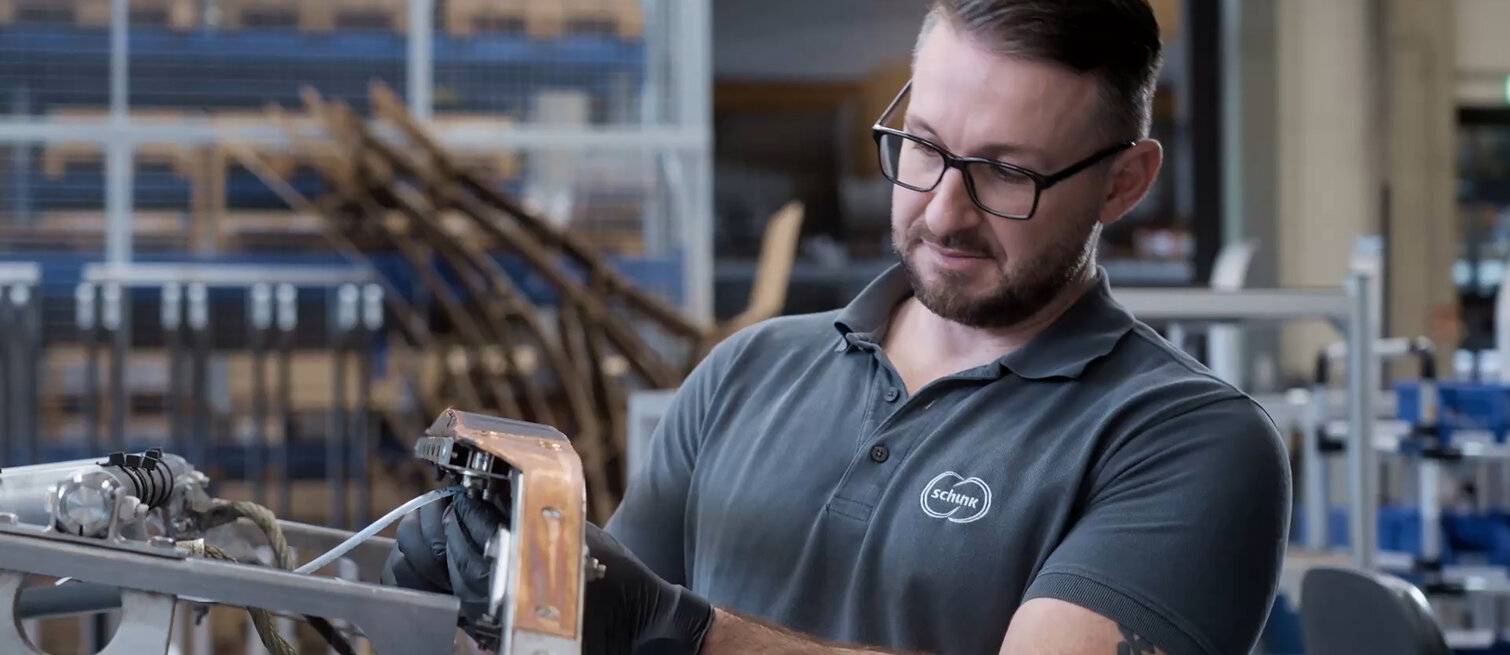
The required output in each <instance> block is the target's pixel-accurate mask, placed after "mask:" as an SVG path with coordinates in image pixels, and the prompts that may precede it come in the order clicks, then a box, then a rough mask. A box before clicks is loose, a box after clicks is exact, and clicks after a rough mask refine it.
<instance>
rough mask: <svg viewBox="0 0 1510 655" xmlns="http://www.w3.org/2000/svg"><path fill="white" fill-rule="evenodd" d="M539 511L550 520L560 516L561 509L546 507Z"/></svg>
mask: <svg viewBox="0 0 1510 655" xmlns="http://www.w3.org/2000/svg"><path fill="white" fill-rule="evenodd" d="M540 513H541V514H544V515H545V518H548V519H550V520H552V521H554V520H556V519H559V518H561V510H559V509H556V508H554V507H547V508H545V509H543V510H541V511H540Z"/></svg>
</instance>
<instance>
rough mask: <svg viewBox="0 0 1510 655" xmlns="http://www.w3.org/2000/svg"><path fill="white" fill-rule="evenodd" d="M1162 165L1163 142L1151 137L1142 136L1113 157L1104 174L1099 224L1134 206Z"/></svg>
mask: <svg viewBox="0 0 1510 655" xmlns="http://www.w3.org/2000/svg"><path fill="white" fill-rule="evenodd" d="M1163 166H1164V146H1162V145H1160V144H1159V142H1158V141H1154V140H1153V139H1143V140H1142V141H1139V142H1138V144H1137V145H1135V146H1133V147H1131V148H1128V149H1127V150H1126V151H1124V152H1122V153H1121V154H1119V155H1117V156H1116V158H1115V159H1113V160H1112V165H1111V170H1110V171H1109V173H1108V175H1107V176H1106V197H1105V202H1104V203H1103V204H1102V206H1101V224H1102V225H1111V224H1112V223H1115V222H1117V221H1119V220H1122V217H1123V216H1126V215H1127V212H1129V211H1131V210H1132V208H1133V207H1135V206H1137V204H1138V203H1139V202H1142V200H1143V196H1146V195H1148V190H1149V189H1150V188H1152V187H1153V182H1154V180H1155V179H1157V178H1158V177H1159V169H1160V168H1162V167H1163Z"/></svg>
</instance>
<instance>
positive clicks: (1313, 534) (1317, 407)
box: [1300, 384, 1331, 552]
mask: <svg viewBox="0 0 1510 655" xmlns="http://www.w3.org/2000/svg"><path fill="white" fill-rule="evenodd" d="M1326 397H1327V387H1326V386H1325V385H1324V384H1317V385H1315V386H1313V387H1311V397H1310V399H1309V400H1310V402H1309V403H1307V404H1306V409H1305V413H1304V414H1303V419H1302V422H1301V426H1300V429H1301V440H1302V444H1303V445H1302V448H1301V452H1302V454H1301V458H1300V466H1301V475H1302V476H1304V479H1303V484H1304V490H1303V492H1302V493H1303V495H1304V498H1305V509H1306V517H1305V521H1306V538H1305V544H1306V548H1309V549H1311V550H1313V551H1316V552H1320V551H1322V550H1326V549H1327V548H1328V546H1329V545H1330V541H1331V540H1330V538H1329V536H1330V535H1329V534H1328V532H1329V529H1328V526H1329V524H1330V523H1331V521H1330V520H1329V519H1330V516H1329V515H1330V514H1331V507H1330V505H1331V504H1330V503H1328V502H1327V484H1326V481H1327V474H1326V473H1327V457H1326V455H1325V454H1324V453H1322V452H1321V436H1322V435H1321V431H1322V429H1323V428H1324V426H1325V425H1326Z"/></svg>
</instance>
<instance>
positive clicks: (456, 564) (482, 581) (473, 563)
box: [445, 503, 492, 624]
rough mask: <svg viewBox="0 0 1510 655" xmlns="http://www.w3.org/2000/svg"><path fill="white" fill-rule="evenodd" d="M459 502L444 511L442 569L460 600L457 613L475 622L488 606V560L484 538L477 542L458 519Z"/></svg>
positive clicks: (490, 570)
mask: <svg viewBox="0 0 1510 655" xmlns="http://www.w3.org/2000/svg"><path fill="white" fill-rule="evenodd" d="M461 505H462V504H460V503H459V504H455V505H452V506H451V508H449V509H448V510H447V511H446V518H445V528H446V570H447V573H448V574H449V576H450V581H451V594H452V595H453V596H456V598H457V600H460V601H461V616H462V618H463V619H465V620H466V623H467V624H475V623H476V622H477V619H478V618H479V617H481V616H482V614H483V612H485V611H487V608H488V591H489V587H490V586H491V585H490V582H491V580H492V560H491V559H489V558H488V557H487V553H486V542H485V540H484V543H482V544H478V543H477V542H476V539H475V538H474V536H472V535H469V534H468V533H467V532H468V531H467V528H466V527H465V526H466V523H465V522H464V521H463V520H461V518H460V513H461V512H464V511H465V510H460V509H459V507H460V506H461Z"/></svg>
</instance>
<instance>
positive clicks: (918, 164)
mask: <svg viewBox="0 0 1510 655" xmlns="http://www.w3.org/2000/svg"><path fill="white" fill-rule="evenodd" d="M879 145H880V151H881V172H883V173H885V174H886V177H888V178H890V179H891V181H892V182H895V183H897V184H900V185H902V186H904V187H908V188H910V189H912V190H914V191H931V190H933V188H934V186H935V185H937V184H938V183H939V180H941V179H943V177H944V157H943V154H942V153H940V152H939V151H938V150H937V149H935V148H933V147H932V146H929V145H928V144H926V143H923V142H921V141H916V140H913V139H909V138H906V137H903V136H899V135H896V134H890V133H883V134H881V137H880V144H879ZM965 169H966V171H968V172H969V175H970V182H971V183H972V184H973V186H974V190H975V199H976V201H977V202H979V203H980V204H981V206H983V207H985V208H986V209H988V210H990V211H993V212H996V213H998V214H1004V215H1007V216H1027V215H1029V214H1031V213H1032V212H1033V203H1034V200H1035V196H1036V195H1037V185H1035V184H1034V183H1033V179H1032V178H1030V177H1028V176H1026V175H1023V174H1022V173H1019V172H1017V171H1013V170H1011V169H1008V168H1003V167H1000V166H994V165H991V164H987V163H985V162H970V163H968V164H966V166H965Z"/></svg>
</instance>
